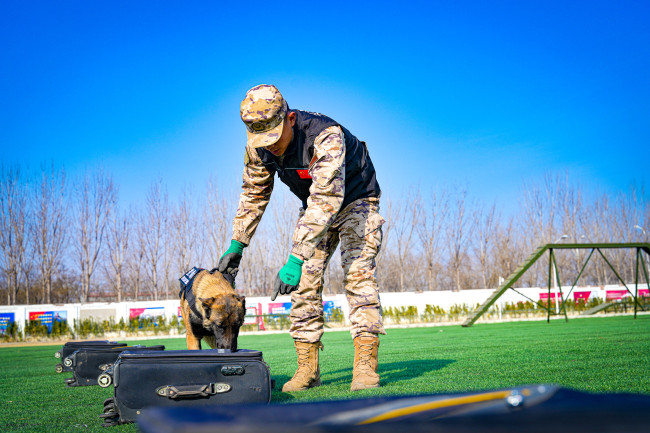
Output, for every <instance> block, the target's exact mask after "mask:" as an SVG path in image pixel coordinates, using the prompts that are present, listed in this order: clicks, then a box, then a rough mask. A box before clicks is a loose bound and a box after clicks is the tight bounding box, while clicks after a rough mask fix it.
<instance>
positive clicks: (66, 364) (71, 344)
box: [54, 340, 126, 373]
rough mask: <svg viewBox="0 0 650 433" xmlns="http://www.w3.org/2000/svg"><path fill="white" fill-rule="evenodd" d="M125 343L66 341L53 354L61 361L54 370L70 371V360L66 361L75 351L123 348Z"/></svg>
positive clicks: (60, 371)
mask: <svg viewBox="0 0 650 433" xmlns="http://www.w3.org/2000/svg"><path fill="white" fill-rule="evenodd" d="M123 346H126V343H118V342H115V341H108V340H93V341H68V342H67V343H65V344H64V345H63V347H61V349H60V350H57V351H56V353H54V357H55V358H58V359H60V360H61V363H60V364H56V367H55V370H56V372H57V373H63V372H64V371H72V360H71V359H68V357H69V356H70V355H72V354H73V353H74V352H75V351H77V350H79V349H82V348H84V347H123Z"/></svg>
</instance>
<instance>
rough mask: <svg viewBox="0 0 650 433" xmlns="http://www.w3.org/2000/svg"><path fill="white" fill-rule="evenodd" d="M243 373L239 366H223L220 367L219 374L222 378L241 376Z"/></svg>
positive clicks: (242, 368) (241, 367)
mask: <svg viewBox="0 0 650 433" xmlns="http://www.w3.org/2000/svg"><path fill="white" fill-rule="evenodd" d="M245 371H246V370H244V367H243V366H241V365H224V366H223V367H221V374H223V375H224V376H241V375H243V374H244V372H245Z"/></svg>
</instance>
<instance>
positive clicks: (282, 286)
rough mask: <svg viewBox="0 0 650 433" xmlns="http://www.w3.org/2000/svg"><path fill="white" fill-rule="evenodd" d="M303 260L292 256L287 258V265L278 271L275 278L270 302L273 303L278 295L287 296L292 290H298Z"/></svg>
mask: <svg viewBox="0 0 650 433" xmlns="http://www.w3.org/2000/svg"><path fill="white" fill-rule="evenodd" d="M303 263H304V261H303V260H300V259H299V258H298V257H296V256H294V255H290V256H289V260H287V263H286V264H285V265H284V266H283V267H282V269H280V272H278V275H277V276H276V277H275V285H274V287H273V295H272V296H271V301H275V298H277V297H278V294H281V295H288V294H289V293H291V292H293V291H294V290H297V289H298V284H299V283H300V276H301V275H302V264H303Z"/></svg>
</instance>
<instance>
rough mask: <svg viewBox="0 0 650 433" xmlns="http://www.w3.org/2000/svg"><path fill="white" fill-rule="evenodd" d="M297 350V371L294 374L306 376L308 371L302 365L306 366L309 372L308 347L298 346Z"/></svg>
mask: <svg viewBox="0 0 650 433" xmlns="http://www.w3.org/2000/svg"><path fill="white" fill-rule="evenodd" d="M297 352H298V371H296V375H300V376H307V375H309V373H308V372H305V371H304V370H303V367H304V368H306V369H307V370H308V371H309V372H311V366H310V365H309V347H304V348H298V349H297Z"/></svg>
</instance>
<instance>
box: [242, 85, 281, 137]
mask: <svg viewBox="0 0 650 433" xmlns="http://www.w3.org/2000/svg"><path fill="white" fill-rule="evenodd" d="M287 108H288V107H287V102H286V101H285V100H284V98H283V97H282V94H281V93H280V91H279V90H278V88H277V87H275V86H273V85H270V84H260V85H259V86H255V87H253V88H252V89H250V90H249V91H248V92H246V97H245V98H244V100H243V101H242V102H241V108H240V112H241V120H243V121H244V124H245V125H246V129H247V130H248V131H247V133H248V145H249V146H251V147H253V148H255V147H265V146H270V145H272V144H273V143H275V142H276V141H278V140H279V139H280V135H282V124H283V122H284V118H285V117H286V115H287Z"/></svg>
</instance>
